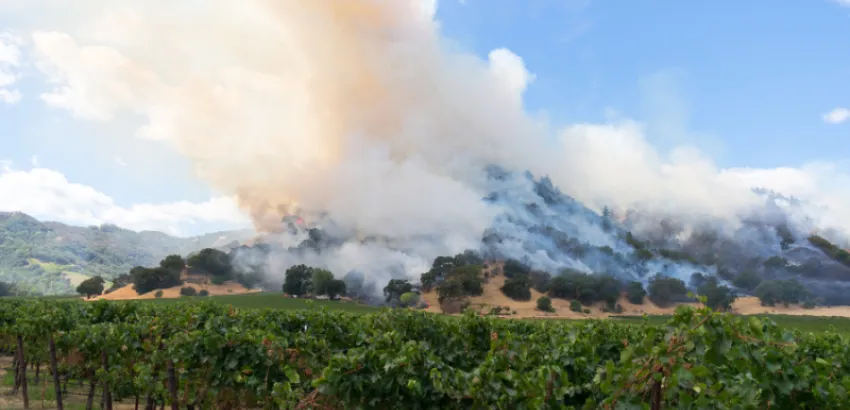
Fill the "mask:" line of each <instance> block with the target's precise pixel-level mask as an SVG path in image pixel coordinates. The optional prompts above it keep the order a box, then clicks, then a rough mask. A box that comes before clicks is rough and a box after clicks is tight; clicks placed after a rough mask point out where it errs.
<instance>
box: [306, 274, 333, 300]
mask: <svg viewBox="0 0 850 410" xmlns="http://www.w3.org/2000/svg"><path fill="white" fill-rule="evenodd" d="M311 280H312V281H313V295H316V296H318V295H328V284H329V283H331V281H332V280H334V274H333V273H331V271H329V270H326V269H313V276H312V279H311ZM328 296H330V295H328Z"/></svg>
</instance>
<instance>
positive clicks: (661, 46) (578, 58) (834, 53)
mask: <svg viewBox="0 0 850 410" xmlns="http://www.w3.org/2000/svg"><path fill="white" fill-rule="evenodd" d="M438 15H439V19H440V21H441V22H442V24H443V28H444V30H445V33H446V34H447V35H448V37H450V38H453V39H456V40H458V41H459V42H460V43H461V44H462V45H463V46H465V47H469V48H471V49H473V50H475V51H476V52H477V53H479V54H482V55H486V53H487V52H488V51H489V50H491V49H493V48H496V47H507V48H509V49H511V50H513V51H514V52H515V53H517V54H518V55H521V56H522V57H523V59H524V60H525V62H526V65H527V66H528V67H529V68H530V70H532V71H533V72H534V73H535V74H536V76H537V81H536V82H535V84H534V86H533V87H530V88H529V90H528V93H527V95H526V102H527V104H528V106H529V107H530V108H532V109H539V110H545V111H547V112H548V113H549V115H550V116H551V118H553V119H554V120H555V121H557V122H564V123H569V122H585V121H602V120H604V115H605V110H606V109H608V108H611V109H615V110H617V111H618V112H622V113H625V114H627V115H629V116H632V117H634V118H637V119H640V120H642V121H646V122H649V123H650V126H653V125H654V128H655V130H665V129H672V130H673V131H672V132H670V133H671V134H674V135H673V136H666V137H665V136H664V135H659V134H655V133H652V132H650V139H651V140H652V141H653V142H654V143H656V144H659V145H660V146H664V145H667V144H669V143H670V140H671V139H673V140H676V139H681V138H683V137H685V138H687V136H689V137H690V138H691V140H692V141H694V142H695V143H696V144H698V145H699V146H700V147H701V148H703V149H706V150H709V151H711V152H712V154H713V155H712V156H713V157H714V159H715V161H716V162H717V163H718V165H720V166H723V167H777V166H786V165H791V166H794V165H800V164H802V163H804V162H806V161H810V160H813V159H819V160H842V159H845V157H846V156H847V155H848V154H847V153H850V128H848V126H846V125H845V126H834V125H831V124H827V123H825V122H824V121H822V119H821V116H822V115H823V114H824V113H826V112H828V111H830V110H832V109H833V108H835V107H839V106H847V105H850V53H848V52H847V50H848V45H850V8H842V7H840V5H839V4H837V3H836V2H833V1H829V0H787V1H783V2H775V1H767V0H752V1H746V2H742V1H736V0H719V1H703V2H693V1H640V2H638V1H631V2H610V1H593V0H571V1H547V0H530V1H525V2H516V1H510V0H493V1H483V0H467V1H465V2H463V3H461V2H456V1H446V0H444V1H442V2H441V3H440V8H439V9H438ZM661 134H664V133H663V132H662V133H661Z"/></svg>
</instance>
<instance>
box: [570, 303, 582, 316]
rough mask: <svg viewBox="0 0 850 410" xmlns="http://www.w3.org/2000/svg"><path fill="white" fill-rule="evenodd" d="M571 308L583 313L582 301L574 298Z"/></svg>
mask: <svg viewBox="0 0 850 410" xmlns="http://www.w3.org/2000/svg"><path fill="white" fill-rule="evenodd" d="M570 310H572V311H573V312H577V313H581V302H579V301H577V300H574V301H572V302H570Z"/></svg>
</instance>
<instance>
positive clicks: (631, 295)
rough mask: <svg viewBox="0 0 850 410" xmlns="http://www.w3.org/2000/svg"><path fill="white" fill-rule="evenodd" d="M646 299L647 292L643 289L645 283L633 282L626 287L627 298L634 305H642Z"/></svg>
mask: <svg viewBox="0 0 850 410" xmlns="http://www.w3.org/2000/svg"><path fill="white" fill-rule="evenodd" d="M645 297H646V290H644V289H643V283H640V282H637V281H632V282H629V284H628V285H626V298H627V299H628V300H629V303H631V304H634V305H642V304H643V298H645Z"/></svg>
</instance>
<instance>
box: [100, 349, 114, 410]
mask: <svg viewBox="0 0 850 410" xmlns="http://www.w3.org/2000/svg"><path fill="white" fill-rule="evenodd" d="M100 358H101V360H102V361H103V370H105V371H106V372H107V377H106V379H107V380H104V381H103V405H104V409H106V410H112V393H111V392H110V391H109V377H108V372H109V356H108V355H107V354H106V350H103V351H101V352H100Z"/></svg>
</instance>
